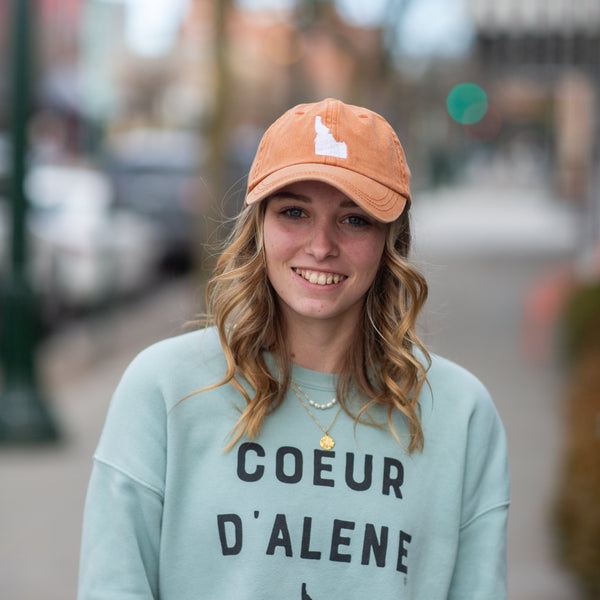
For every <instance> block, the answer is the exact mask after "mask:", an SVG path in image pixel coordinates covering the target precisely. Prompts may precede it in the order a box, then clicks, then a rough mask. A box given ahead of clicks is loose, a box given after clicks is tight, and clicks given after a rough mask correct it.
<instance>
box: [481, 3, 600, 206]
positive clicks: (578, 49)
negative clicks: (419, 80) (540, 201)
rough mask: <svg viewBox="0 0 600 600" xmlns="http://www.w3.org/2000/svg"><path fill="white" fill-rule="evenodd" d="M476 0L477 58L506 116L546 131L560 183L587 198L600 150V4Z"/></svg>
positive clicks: (566, 191)
mask: <svg viewBox="0 0 600 600" xmlns="http://www.w3.org/2000/svg"><path fill="white" fill-rule="evenodd" d="M470 2H471V9H472V14H473V18H474V21H475V24H476V28H477V54H478V58H479V60H480V61H481V64H482V67H483V70H484V71H485V72H486V73H488V74H489V75H491V76H492V78H493V81H495V89H496V98H497V100H498V102H499V103H500V104H501V112H502V114H503V117H504V119H506V120H507V121H508V122H510V121H511V120H513V121H514V122H517V123H519V125H522V124H523V122H524V121H526V122H528V124H529V125H531V124H532V123H537V124H538V131H540V130H542V131H545V134H546V136H548V141H549V142H550V149H551V154H552V159H553V160H552V163H553V165H554V167H555V174H556V179H555V181H556V185H557V188H558V190H559V191H560V192H561V193H562V195H564V196H565V197H568V198H571V199H574V200H578V201H583V200H584V199H585V198H586V197H587V196H588V195H589V193H590V186H591V185H592V183H593V182H592V178H593V167H594V156H595V154H596V152H597V150H598V148H597V147H596V145H595V139H596V138H597V128H598V112H599V100H598V98H599V96H598V93H599V89H600V3H598V2H597V1H595V0H578V1H576V2H564V1H563V0H543V1H542V0H507V1H505V2H495V1H493V0H470Z"/></svg>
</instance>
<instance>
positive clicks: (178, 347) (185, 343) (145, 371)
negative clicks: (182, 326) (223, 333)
mask: <svg viewBox="0 0 600 600" xmlns="http://www.w3.org/2000/svg"><path fill="white" fill-rule="evenodd" d="M226 368H227V365H226V360H225V357H224V354H223V350H222V348H221V344H220V341H219V335H218V333H217V331H216V330H215V329H213V328H208V329H201V330H197V331H192V332H189V333H184V334H181V335H178V336H175V337H171V338H167V339H164V340H161V341H159V342H156V343H155V344H152V345H151V346H148V347H147V348H145V349H144V350H142V351H141V352H140V353H139V354H138V355H137V356H136V357H135V358H134V359H133V360H132V361H131V363H130V364H129V366H128V367H127V369H126V370H125V373H124V374H123V378H122V381H121V386H122V385H124V384H129V385H135V384H137V385H144V386H145V387H146V388H148V387H151V388H156V389H159V390H161V391H162V393H163V394H165V395H167V396H169V395H171V394H175V395H178V394H182V395H186V394H187V393H190V392H191V391H194V389H199V388H202V387H204V386H207V385H211V384H213V383H217V382H218V381H221V380H222V378H223V375H224V374H225V371H226Z"/></svg>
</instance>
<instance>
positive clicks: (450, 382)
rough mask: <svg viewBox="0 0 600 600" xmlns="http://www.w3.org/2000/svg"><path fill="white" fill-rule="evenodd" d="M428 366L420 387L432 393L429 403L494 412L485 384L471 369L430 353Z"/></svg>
mask: <svg viewBox="0 0 600 600" xmlns="http://www.w3.org/2000/svg"><path fill="white" fill-rule="evenodd" d="M430 356H431V366H430V367H429V369H428V371H427V385H426V386H425V388H424V390H425V389H426V390H427V394H428V395H430V396H433V402H434V403H436V402H438V403H442V404H444V405H449V406H452V407H453V408H454V409H458V408H460V407H462V408H463V409H465V410H466V411H467V412H471V411H472V410H474V409H480V410H481V409H483V410H489V411H491V412H495V411H496V409H495V406H494V403H493V401H492V398H491V396H490V393H489V391H488V389H487V387H486V386H485V384H484V383H483V382H482V381H481V380H480V379H479V378H478V377H477V376H476V375H474V374H473V373H472V372H471V371H469V370H468V369H466V368H464V367H462V366H461V365H459V364H457V363H455V362H453V361H451V360H449V359H447V358H444V357H442V356H439V355H436V354H431V355H430Z"/></svg>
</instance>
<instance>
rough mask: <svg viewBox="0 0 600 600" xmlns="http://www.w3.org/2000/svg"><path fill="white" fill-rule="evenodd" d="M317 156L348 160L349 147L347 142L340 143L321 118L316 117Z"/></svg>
mask: <svg viewBox="0 0 600 600" xmlns="http://www.w3.org/2000/svg"><path fill="white" fill-rule="evenodd" d="M315 131H316V132H317V136H316V137H315V154H318V155H319V156H334V157H336V158H348V147H347V146H346V142H338V141H337V140H336V139H335V138H334V137H333V135H332V133H331V132H330V131H329V127H327V126H326V125H323V121H321V117H315Z"/></svg>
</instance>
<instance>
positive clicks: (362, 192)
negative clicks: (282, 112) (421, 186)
mask: <svg viewBox="0 0 600 600" xmlns="http://www.w3.org/2000/svg"><path fill="white" fill-rule="evenodd" d="M299 181H322V182H324V183H328V184H330V185H332V186H334V187H335V188H337V189H338V190H340V191H341V192H342V193H343V194H345V195H346V196H348V198H351V199H352V200H353V201H354V202H356V204H358V206H360V207H361V208H362V209H363V210H364V211H366V212H367V213H368V214H370V215H371V216H372V217H374V218H375V219H377V220H378V221H382V222H384V223H391V222H392V221H395V220H396V219H397V218H398V217H399V216H400V215H401V214H402V211H403V210H404V208H405V206H406V204H407V203H408V205H409V206H410V197H408V198H407V197H406V196H404V195H403V194H400V193H399V192H396V191H394V190H391V189H390V188H388V187H386V186H384V185H382V184H380V183H378V182H377V181H374V180H373V179H369V178H368V177H365V176H364V175H361V174H360V173H357V172H356V171H351V170H349V169H344V168H343V167H338V166H334V165H323V164H306V163H304V164H298V165H291V166H289V167H284V168H283V169H279V170H278V171H275V173H272V174H271V175H268V176H267V177H265V178H264V179H263V180H262V181H260V182H259V183H258V184H256V185H255V186H254V187H253V188H252V189H251V190H249V191H248V194H247V195H246V200H245V202H246V204H255V203H256V202H260V201H261V200H264V199H265V198H266V197H267V196H270V195H271V194H273V193H275V192H276V191H277V190H279V189H281V188H282V187H285V186H286V185H289V184H291V183H297V182H299Z"/></svg>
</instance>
